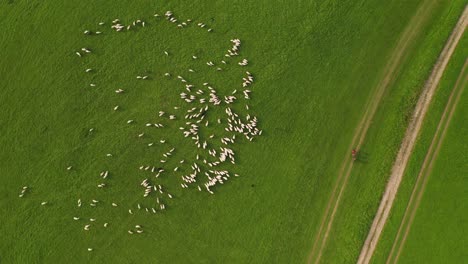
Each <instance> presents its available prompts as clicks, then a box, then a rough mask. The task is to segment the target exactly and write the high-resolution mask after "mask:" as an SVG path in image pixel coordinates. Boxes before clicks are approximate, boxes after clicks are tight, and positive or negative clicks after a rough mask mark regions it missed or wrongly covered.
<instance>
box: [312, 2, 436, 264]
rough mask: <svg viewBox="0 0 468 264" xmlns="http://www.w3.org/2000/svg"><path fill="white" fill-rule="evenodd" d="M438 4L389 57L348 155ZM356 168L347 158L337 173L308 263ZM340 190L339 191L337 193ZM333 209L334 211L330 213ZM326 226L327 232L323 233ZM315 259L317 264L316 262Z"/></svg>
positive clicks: (424, 10) (419, 15)
mask: <svg viewBox="0 0 468 264" xmlns="http://www.w3.org/2000/svg"><path fill="white" fill-rule="evenodd" d="M434 3H435V1H433V0H426V1H424V2H423V3H422V4H421V6H420V7H419V8H418V10H417V11H416V13H415V15H414V16H413V17H412V18H411V20H410V22H409V23H408V25H407V26H406V28H405V30H404V32H403V34H402V35H401V37H400V39H399V41H398V43H397V45H396V46H395V48H394V50H393V52H392V55H391V57H390V60H389V62H388V63H387V65H386V66H385V68H384V70H383V72H384V76H383V78H382V79H381V81H380V82H379V83H378V85H377V88H376V89H375V91H374V93H373V95H372V96H371V97H370V99H369V101H368V103H367V105H366V110H365V112H364V115H363V118H362V119H361V121H360V122H359V125H358V127H357V128H356V130H355V133H354V136H353V140H352V143H351V145H350V146H349V148H348V151H347V153H351V150H352V149H353V148H359V147H360V146H361V145H362V143H363V141H364V138H365V136H366V134H367V131H368V129H369V127H370V124H371V122H372V119H373V117H374V115H375V113H376V112H377V108H378V106H379V104H380V102H381V99H382V97H383V94H384V93H385V91H386V90H387V89H388V87H389V86H390V84H391V83H392V81H394V79H395V77H396V75H397V72H398V71H399V70H400V68H401V65H402V64H403V61H404V59H405V56H404V55H406V51H407V50H408V49H409V47H410V46H411V44H412V41H413V40H414V39H415V38H416V36H417V35H418V34H419V33H420V31H421V27H422V25H423V24H424V22H425V21H426V20H427V18H428V17H429V14H430V11H431V10H432V8H433V5H434ZM352 166H353V162H352V158H351V156H350V155H347V156H346V158H345V160H344V161H343V163H342V165H341V167H340V171H339V173H338V179H337V181H336V183H335V185H334V187H333V191H332V194H331V195H330V199H329V201H328V203H327V207H326V209H325V214H324V216H323V218H322V221H321V224H320V228H319V231H318V233H317V235H316V238H315V240H314V244H313V247H312V250H311V252H310V254H309V257H308V261H307V262H308V263H312V262H314V263H319V262H320V259H321V256H322V253H323V249H324V247H325V244H326V242H327V239H328V235H329V233H330V229H331V226H332V223H333V220H334V217H335V214H336V211H337V208H338V206H339V204H340V201H341V196H342V194H343V191H344V189H345V187H346V185H347V182H348V179H349V176H350V174H351V169H352ZM338 190H339V191H338ZM332 206H333V210H332V211H331V215H330V209H331V208H332ZM325 226H326V229H324V228H325ZM314 256H315V261H313V260H314Z"/></svg>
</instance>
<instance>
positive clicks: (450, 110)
mask: <svg viewBox="0 0 468 264" xmlns="http://www.w3.org/2000/svg"><path fill="white" fill-rule="evenodd" d="M467 82H468V60H467V61H465V65H464V66H463V70H462V72H461V73H460V76H459V77H458V80H457V83H456V84H455V87H454V88H453V90H452V92H451V94H450V98H449V100H448V102H447V106H446V107H445V110H444V113H443V114H442V118H441V120H440V122H439V124H438V126H437V131H436V133H435V135H434V138H433V140H432V142H431V146H430V148H429V150H428V152H427V154H426V157H425V158H424V163H423V165H422V167H421V170H420V171H419V174H418V178H417V180H416V184H415V186H414V189H413V192H412V193H411V198H410V201H409V203H408V206H407V207H406V210H405V215H404V217H403V220H402V222H401V224H400V227H399V229H398V234H397V236H396V239H395V240H394V242H393V246H392V251H391V252H390V254H389V256H388V258H387V262H386V263H397V262H398V258H399V257H400V254H401V251H402V249H403V246H404V244H405V242H406V238H407V237H408V233H409V231H410V229H411V226H412V223H413V220H414V217H415V215H416V210H417V209H418V207H419V204H420V203H421V199H422V196H423V193H424V190H425V189H426V185H427V181H428V178H429V175H430V174H431V172H432V167H433V166H434V161H435V160H436V158H437V156H438V154H439V150H440V147H441V145H442V142H443V140H444V138H445V134H446V132H447V129H448V126H449V124H450V121H451V119H452V117H453V114H454V112H455V108H456V107H457V105H458V102H459V101H460V97H461V94H462V92H463V89H464V88H465V87H466V85H467ZM434 148H435V149H434ZM403 230H404V233H402V232H403ZM402 234H403V238H401V242H400V243H399V246H398V250H397V251H396V255H395V254H394V253H395V250H396V246H397V245H398V241H399V240H400V237H401V235H402ZM393 256H395V257H394V258H392V257H393Z"/></svg>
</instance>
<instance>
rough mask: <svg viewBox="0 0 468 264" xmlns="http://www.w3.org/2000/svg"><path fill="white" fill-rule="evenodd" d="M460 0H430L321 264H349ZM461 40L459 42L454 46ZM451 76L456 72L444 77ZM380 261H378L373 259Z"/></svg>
mask: <svg viewBox="0 0 468 264" xmlns="http://www.w3.org/2000/svg"><path fill="white" fill-rule="evenodd" d="M464 5H465V3H463V2H462V1H460V2H452V4H450V5H448V4H446V3H443V2H441V1H435V2H434V5H433V6H432V8H433V11H432V13H431V15H430V16H429V17H428V18H427V19H426V21H425V22H424V23H423V24H422V29H421V32H420V33H419V34H420V35H418V41H416V42H415V43H414V45H413V46H411V47H410V50H409V51H408V52H407V53H406V55H405V56H407V58H406V59H405V60H403V64H402V65H401V66H400V67H401V68H400V69H399V71H398V73H397V74H396V75H395V76H394V82H393V83H392V85H391V86H390V89H389V91H388V92H387V93H386V94H385V96H384V99H383V101H382V104H381V106H380V108H379V110H378V111H377V113H376V116H375V119H374V122H373V124H372V125H371V126H370V128H369V132H368V135H367V137H366V140H365V141H364V144H363V146H362V148H361V150H360V151H361V160H360V162H357V163H356V164H355V166H354V168H353V171H352V173H351V176H350V180H349V183H348V186H347V189H346V190H345V191H344V194H343V198H342V203H341V205H340V207H339V208H338V210H337V214H336V218H335V223H334V226H333V227H332V229H331V232H330V237H329V241H330V242H329V243H328V244H327V245H326V247H325V250H324V253H323V254H324V257H323V261H322V263H352V262H355V261H356V260H357V258H358V256H359V253H360V250H361V247H362V245H363V244H364V241H365V239H366V236H367V234H368V232H369V229H370V226H371V224H372V220H373V218H374V216H375V213H376V212H377V208H378V205H379V203H380V199H381V196H382V194H383V192H384V189H385V186H386V184H387V180H388V175H389V174H390V169H391V167H392V165H393V162H394V161H395V157H396V154H397V152H398V149H399V147H400V142H401V140H402V138H403V136H404V133H405V131H406V126H407V124H408V122H409V118H410V117H411V116H410V113H411V110H412V109H413V108H414V106H415V104H416V101H417V99H418V95H419V92H420V90H421V89H422V88H423V86H424V83H425V82H426V80H427V78H428V76H429V73H430V71H431V70H432V67H433V65H434V63H435V62H436V60H437V58H438V56H439V53H440V52H441V50H442V48H443V46H444V44H445V42H446V40H447V38H448V36H449V35H450V33H451V30H452V29H453V27H454V26H455V24H456V22H457V20H458V18H459V17H460V14H461V12H462V11H463V7H464ZM461 44H462V43H460V46H462V45H461ZM450 77H451V78H452V79H450V80H453V81H455V80H456V78H457V76H450ZM376 263H380V262H376Z"/></svg>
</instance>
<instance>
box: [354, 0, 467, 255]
mask: <svg viewBox="0 0 468 264" xmlns="http://www.w3.org/2000/svg"><path fill="white" fill-rule="evenodd" d="M467 22H468V6H467V7H465V10H464V11H463V14H462V16H461V17H460V19H459V20H458V23H457V25H456V26H455V29H454V30H453V32H452V34H451V35H450V37H449V39H448V41H447V43H446V45H445V47H444V49H443V50H442V53H441V54H440V56H439V59H438V60H437V62H436V64H435V66H434V69H433V70H432V73H431V75H430V77H429V79H428V80H427V82H426V84H425V86H424V88H423V91H422V93H421V96H420V97H419V100H418V102H417V105H416V108H415V111H414V113H413V116H412V119H411V121H410V124H409V125H408V128H407V130H406V134H405V137H404V139H403V142H402V144H401V147H400V150H399V151H398V155H397V157H396V160H395V163H394V165H393V168H392V172H391V175H390V179H389V182H388V184H387V187H386V189H385V193H384V195H383V197H382V200H381V202H380V205H379V209H378V211H377V214H376V216H375V218H374V221H373V223H372V226H371V229H370V231H369V234H368V236H367V239H366V241H365V243H364V246H363V248H362V250H361V253H360V256H359V259H358V263H359V264H362V263H369V262H370V260H371V258H372V255H373V253H374V250H375V247H376V245H377V242H378V239H379V237H380V235H381V233H382V229H383V227H384V225H385V223H386V221H387V219H388V216H389V213H390V209H391V208H392V205H393V202H394V200H395V196H396V193H397V190H398V187H399V186H400V182H401V178H402V176H403V173H404V171H405V168H406V165H407V163H408V160H409V157H410V155H411V153H412V150H413V148H414V144H415V142H416V137H417V135H418V133H419V131H420V129H421V125H422V121H423V119H424V116H425V114H426V112H427V109H428V106H429V104H430V102H431V99H432V96H433V94H434V91H435V89H436V88H437V85H438V83H439V81H440V79H441V77H442V73H443V72H444V70H445V68H446V66H447V64H448V61H449V59H450V57H451V56H452V54H453V52H454V50H455V47H456V46H457V44H458V41H459V40H460V38H461V36H462V35H463V32H464V30H465V28H466V26H467Z"/></svg>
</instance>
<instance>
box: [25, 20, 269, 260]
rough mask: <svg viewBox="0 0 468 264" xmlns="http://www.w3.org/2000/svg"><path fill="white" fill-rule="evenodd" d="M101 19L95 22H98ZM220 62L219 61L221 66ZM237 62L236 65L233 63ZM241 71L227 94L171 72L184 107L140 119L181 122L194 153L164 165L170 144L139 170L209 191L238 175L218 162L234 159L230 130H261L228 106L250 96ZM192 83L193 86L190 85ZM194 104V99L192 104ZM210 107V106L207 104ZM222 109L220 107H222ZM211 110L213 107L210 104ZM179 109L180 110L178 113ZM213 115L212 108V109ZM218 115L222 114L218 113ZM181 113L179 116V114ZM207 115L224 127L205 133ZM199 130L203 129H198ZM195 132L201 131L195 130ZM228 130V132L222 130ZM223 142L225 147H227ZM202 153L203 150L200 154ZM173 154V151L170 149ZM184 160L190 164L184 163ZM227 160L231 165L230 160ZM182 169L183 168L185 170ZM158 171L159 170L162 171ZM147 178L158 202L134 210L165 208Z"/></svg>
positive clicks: (250, 134) (236, 49)
mask: <svg viewBox="0 0 468 264" xmlns="http://www.w3.org/2000/svg"><path fill="white" fill-rule="evenodd" d="M164 16H165V18H166V20H168V21H169V22H171V23H176V24H177V26H178V27H179V28H184V27H186V26H188V25H189V24H190V23H191V22H192V20H191V19H187V20H185V21H183V22H179V21H178V19H177V18H176V17H175V16H174V14H173V13H172V12H171V11H167V12H166V13H165V14H164ZM154 17H156V18H158V17H159V15H158V14H155V15H154ZM103 25H105V23H104V22H100V23H99V26H103ZM145 25H146V23H145V21H143V20H141V19H138V20H135V21H133V22H132V23H130V24H129V25H125V24H123V23H121V22H120V20H119V19H114V20H113V21H112V22H111V26H110V28H111V30H113V31H117V32H120V31H123V30H125V29H126V30H127V31H128V30H130V29H131V28H132V27H137V26H141V27H145ZM197 26H198V27H199V28H202V29H206V30H207V31H208V32H211V31H212V29H211V28H208V27H207V26H206V24H205V23H203V22H198V23H197ZM84 34H85V35H99V34H102V32H101V31H91V30H85V31H84ZM230 42H231V44H232V46H231V47H230V49H228V51H227V53H226V54H224V56H225V57H228V58H229V57H233V56H238V55H239V53H240V47H241V41H240V39H237V38H236V39H231V40H230ZM75 53H76V54H77V55H78V56H79V57H83V56H84V55H85V54H89V53H92V51H91V49H89V48H81V50H79V51H76V52H75ZM164 54H165V55H166V56H169V52H167V51H164ZM192 59H193V60H197V59H198V56H196V55H193V56H192ZM221 63H222V64H224V65H226V66H227V67H228V68H227V69H229V66H228V64H229V59H226V60H221ZM206 64H207V65H208V67H215V66H216V64H217V63H215V62H213V61H208V62H207V63H206ZM237 65H239V66H247V65H248V60H247V59H243V60H241V61H240V62H238V63H237ZM222 67H224V66H222ZM236 67H237V66H236ZM223 69H225V68H221V67H217V68H216V70H217V71H222V70H223ZM85 72H86V73H92V72H94V70H93V69H92V68H87V69H86V70H85ZM188 72H190V73H196V71H195V70H194V69H191V68H189V69H188ZM245 74H246V76H245V77H243V78H242V85H241V87H242V89H244V90H243V91H241V92H242V95H243V96H240V97H239V96H238V94H239V92H238V91H237V89H234V90H233V91H232V92H231V93H230V94H227V95H218V91H217V89H215V88H214V86H213V85H212V84H210V83H208V82H204V83H203V86H200V88H198V86H197V85H196V84H195V83H190V81H189V80H187V79H186V78H184V77H182V76H181V75H178V76H177V79H175V78H174V80H178V81H180V82H181V83H182V85H183V89H184V91H183V92H181V93H180V98H181V99H182V102H183V103H184V106H187V109H185V112H184V106H182V107H181V106H174V107H173V108H174V112H176V113H169V111H163V110H160V111H159V112H158V117H159V118H160V119H164V120H160V121H156V122H147V123H145V125H144V126H145V127H148V129H149V127H154V128H158V129H162V128H166V127H174V126H172V125H167V126H166V125H165V124H166V123H165V122H166V121H167V122H176V124H177V123H183V124H182V125H181V126H179V129H180V130H181V132H182V135H183V137H185V138H188V139H190V140H191V141H193V143H194V145H195V146H196V148H197V150H196V153H197V154H196V156H195V159H194V160H193V161H190V159H188V160H187V162H185V159H181V160H179V161H178V162H177V161H176V162H177V165H175V167H169V166H171V165H170V164H171V163H173V162H172V160H170V158H171V156H172V155H173V154H177V153H174V150H175V148H173V147H170V146H169V147H170V148H171V149H170V150H168V151H166V152H164V153H163V154H162V156H163V158H162V159H161V160H159V162H156V163H157V164H154V165H142V166H140V167H139V169H140V170H141V171H142V173H152V174H153V176H154V178H155V180H154V181H155V182H156V181H159V180H161V178H162V177H160V176H161V175H163V173H165V174H173V175H178V176H180V177H181V179H182V181H181V183H180V185H181V187H182V188H183V189H187V188H189V187H190V186H191V185H196V186H197V189H198V190H199V191H204V190H205V191H206V192H208V193H210V194H213V193H214V190H213V189H214V187H215V186H216V185H217V184H224V183H225V182H226V181H228V179H229V178H230V177H231V175H234V176H239V175H238V174H232V173H230V172H229V171H228V170H226V169H225V168H220V167H221V166H222V164H224V163H231V164H235V153H234V150H233V147H231V146H232V145H234V144H235V143H236V141H237V140H238V138H236V134H241V135H244V137H245V138H247V140H249V141H252V140H253V138H254V137H256V136H259V135H261V134H262V130H260V129H259V128H258V120H257V117H255V116H250V114H247V115H246V116H245V118H241V117H240V116H239V114H238V113H236V112H235V111H234V108H235V106H236V102H237V101H238V100H239V99H240V100H242V98H244V99H246V100H247V99H250V93H251V90H248V89H246V88H247V87H249V86H251V85H252V84H253V82H254V77H253V75H252V74H251V73H250V72H248V71H246V72H245ZM164 76H165V77H166V78H167V79H169V80H170V79H172V78H171V76H172V75H171V74H170V73H169V72H166V73H165V74H164ZM136 78H137V79H138V80H151V79H150V78H149V76H147V75H138V76H137V77H136ZM90 86H91V87H96V86H97V85H96V83H91V84H90ZM196 87H197V88H196ZM124 92H125V91H124V90H123V89H117V90H115V93H117V94H123V93H124ZM197 104H199V105H197ZM210 107H211V108H210ZM220 107H224V109H222V110H220V111H217V113H223V112H224V113H225V114H226V115H225V116H224V117H219V116H218V117H217V118H215V119H214V120H209V118H212V117H211V114H210V117H208V113H210V112H211V111H212V110H213V109H216V108H220ZM119 109H120V108H119V106H118V105H116V106H114V107H113V110H114V111H117V110H119ZM245 109H246V110H249V106H248V105H247V104H245ZM223 110H224V111H223ZM179 112H184V113H179ZM213 112H216V111H215V110H213ZM179 114H180V115H179ZM215 115H216V114H215ZM222 115H224V114H222ZM182 116H183V117H184V118H181V117H182ZM224 120H227V122H224ZM210 121H211V124H214V125H211V126H217V125H218V126H224V131H223V130H221V129H220V131H219V133H221V134H222V135H221V136H219V137H216V136H215V134H213V133H209V134H206V133H204V131H203V130H204V129H205V128H206V127H209V126H210ZM126 122H127V123H128V124H131V125H133V126H135V124H138V122H136V121H135V120H134V119H129V120H127V121H126ZM93 130H94V128H91V129H89V132H93ZM201 131H203V132H201ZM200 132H201V133H200ZM226 134H229V135H226ZM138 137H139V138H145V133H144V132H142V133H139V134H138ZM159 143H161V144H165V146H168V145H170V144H169V143H166V139H160V140H159ZM146 144H147V146H149V147H151V146H153V145H154V144H155V143H154V142H150V143H146ZM228 146H229V147H228ZM200 153H204V154H206V155H204V154H200ZM106 156H107V157H112V156H113V155H112V154H110V153H108V154H106ZM176 156H177V155H176ZM189 166H190V168H188V167H189ZM231 166H232V165H231ZM72 168H73V167H72V166H68V167H67V168H66V169H67V170H68V171H72ZM187 171H188V172H187ZM165 174H164V175H165ZM109 175H110V173H109V171H108V170H105V171H102V172H101V173H100V174H99V176H100V182H99V183H98V184H97V187H98V188H104V187H105V186H106V182H105V181H108V180H109V179H108V177H109ZM200 175H201V177H205V178H203V179H200V178H199V177H200ZM151 181H152V180H150V179H149V178H145V179H144V180H143V181H141V183H140V185H141V186H142V187H143V188H144V193H143V199H154V201H155V207H156V208H159V209H156V208H155V207H151V206H150V207H142V206H141V205H140V204H137V208H138V210H141V209H144V210H145V211H146V212H148V213H150V212H152V213H154V214H156V213H157V211H158V210H165V209H166V205H165V204H164V202H163V199H165V198H166V197H167V198H169V199H172V198H173V195H172V194H170V193H167V192H166V191H165V190H164V189H163V186H162V185H161V184H157V183H152V182H151ZM27 189H28V187H27V186H24V187H23V189H22V191H21V194H20V195H19V197H23V196H24V195H25V193H26V191H27ZM46 204H47V202H46V201H44V202H42V203H41V205H43V206H44V205H46ZM98 204H99V201H98V200H96V199H92V200H91V202H90V203H89V205H90V206H91V207H96V206H97V205H98ZM111 205H112V206H113V207H117V206H118V205H117V203H115V202H112V203H111ZM77 206H78V207H81V206H82V200H81V199H78V201H77ZM133 209H134V208H133V207H132V208H130V209H128V213H129V214H132V215H133V214H134V212H133ZM73 220H75V221H78V220H80V217H78V216H75V217H73ZM89 221H90V223H86V224H85V225H84V227H83V229H84V230H85V231H89V230H90V228H91V227H92V225H93V223H94V222H95V221H96V219H95V218H90V219H89ZM103 226H104V227H107V226H108V223H107V222H106V223H104V224H103ZM128 233H129V234H135V233H137V234H141V233H143V229H142V227H141V226H140V225H136V226H135V229H129V230H128ZM92 250H93V249H92V248H88V251H92Z"/></svg>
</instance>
